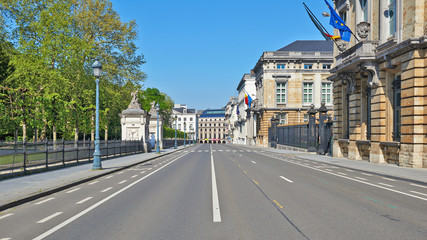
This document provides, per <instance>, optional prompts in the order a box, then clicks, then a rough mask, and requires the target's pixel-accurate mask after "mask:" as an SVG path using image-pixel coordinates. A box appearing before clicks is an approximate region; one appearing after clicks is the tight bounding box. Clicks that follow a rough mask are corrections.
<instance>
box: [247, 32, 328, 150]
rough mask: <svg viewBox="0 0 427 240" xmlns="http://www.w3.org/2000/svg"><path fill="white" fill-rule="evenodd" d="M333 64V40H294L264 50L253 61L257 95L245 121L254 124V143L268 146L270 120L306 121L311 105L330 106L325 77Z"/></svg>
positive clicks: (285, 122) (294, 122) (281, 121)
mask: <svg viewBox="0 0 427 240" xmlns="http://www.w3.org/2000/svg"><path fill="white" fill-rule="evenodd" d="M332 64H333V42H332V41H316V40H312V41H295V42H293V43H291V44H289V45H287V46H285V47H283V48H281V49H279V50H277V51H273V52H264V53H263V54H262V56H261V58H260V59H259V60H258V62H257V63H256V65H255V67H254V69H253V72H254V76H255V86H256V97H257V99H256V100H254V101H253V102H252V105H251V108H250V109H249V110H248V118H247V119H248V120H249V121H252V122H253V123H254V124H256V127H254V131H255V133H254V135H253V136H254V139H255V141H256V145H258V146H264V147H267V145H268V128H269V127H270V126H271V124H270V119H271V118H272V117H273V115H278V116H279V119H280V123H281V124H297V123H302V122H305V121H308V115H307V111H308V109H309V108H310V105H312V104H314V105H315V107H316V108H319V107H320V106H321V102H322V101H325V103H326V107H327V108H328V109H329V110H331V113H332V109H333V97H332V82H331V81H330V80H328V79H327V78H328V77H329V75H330V69H331V67H332Z"/></svg>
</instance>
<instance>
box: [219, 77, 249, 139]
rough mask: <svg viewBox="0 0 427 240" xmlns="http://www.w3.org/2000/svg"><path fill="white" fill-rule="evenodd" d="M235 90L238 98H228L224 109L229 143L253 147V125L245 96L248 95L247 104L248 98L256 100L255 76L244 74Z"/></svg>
mask: <svg viewBox="0 0 427 240" xmlns="http://www.w3.org/2000/svg"><path fill="white" fill-rule="evenodd" d="M236 90H237V92H238V96H237V97H232V98H230V101H229V102H228V103H227V105H226V107H225V109H226V119H227V122H228V131H229V136H230V142H231V143H233V144H241V145H255V138H254V123H253V121H252V118H250V117H249V116H250V114H251V113H250V109H249V106H248V105H247V104H246V102H245V97H246V95H248V104H249V97H250V98H251V99H252V101H254V100H255V99H256V89H255V76H254V75H253V74H249V73H246V74H244V75H243V77H242V79H241V80H240V82H239V84H238V86H237V88H236Z"/></svg>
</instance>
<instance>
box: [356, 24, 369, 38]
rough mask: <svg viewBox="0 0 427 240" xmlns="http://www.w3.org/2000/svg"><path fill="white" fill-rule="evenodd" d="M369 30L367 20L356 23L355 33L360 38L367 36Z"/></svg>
mask: <svg viewBox="0 0 427 240" xmlns="http://www.w3.org/2000/svg"><path fill="white" fill-rule="evenodd" d="M370 30H371V24H370V23H368V22H360V23H358V24H357V27H356V32H357V35H358V36H359V37H360V38H361V39H362V40H365V39H366V38H367V37H368V34H369V31H370Z"/></svg>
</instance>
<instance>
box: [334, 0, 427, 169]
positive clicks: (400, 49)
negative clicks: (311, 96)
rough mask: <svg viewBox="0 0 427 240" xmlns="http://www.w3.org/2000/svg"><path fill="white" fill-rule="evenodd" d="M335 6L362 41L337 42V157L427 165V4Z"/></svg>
mask: <svg viewBox="0 0 427 240" xmlns="http://www.w3.org/2000/svg"><path fill="white" fill-rule="evenodd" d="M335 8H336V11H337V12H338V13H339V14H340V15H341V16H343V20H344V21H346V24H347V25H348V26H349V27H350V29H353V30H356V31H354V32H355V34H356V33H357V37H358V39H355V38H354V37H353V36H352V38H351V41H350V43H347V42H343V41H338V44H337V47H335V49H334V56H335V61H336V64H335V66H334V68H333V69H332V70H331V73H332V75H331V76H330V77H329V78H328V79H329V80H331V81H333V83H334V93H333V94H334V116H335V121H334V146H333V147H334V150H333V154H334V156H337V157H347V158H350V159H355V160H367V161H370V162H374V163H394V164H398V165H400V166H405V167H417V168H421V167H427V137H426V136H427V117H426V116H427V91H426V89H427V71H426V69H427V61H426V57H427V51H426V48H427V37H426V34H427V24H426V23H427V12H426V9H427V3H426V1H417V0H374V1H367V0H359V1H344V0H341V1H335ZM335 34H338V32H336V33H335Z"/></svg>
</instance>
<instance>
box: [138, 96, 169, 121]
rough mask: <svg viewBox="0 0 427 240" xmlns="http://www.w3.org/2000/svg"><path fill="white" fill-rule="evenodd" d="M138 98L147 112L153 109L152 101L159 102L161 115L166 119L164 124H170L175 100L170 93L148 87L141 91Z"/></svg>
mask: <svg viewBox="0 0 427 240" xmlns="http://www.w3.org/2000/svg"><path fill="white" fill-rule="evenodd" d="M138 99H139V102H140V103H141V106H142V108H143V109H144V110H145V111H147V112H149V111H150V110H151V103H152V102H156V103H159V106H160V115H161V116H162V118H163V121H164V122H163V124H164V125H166V126H169V125H170V123H171V121H172V119H171V115H172V108H173V106H174V102H173V101H172V99H171V98H170V97H169V96H168V95H166V94H165V93H162V92H160V91H159V90H158V89H157V88H147V89H145V90H143V91H140V92H139V94H138Z"/></svg>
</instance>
